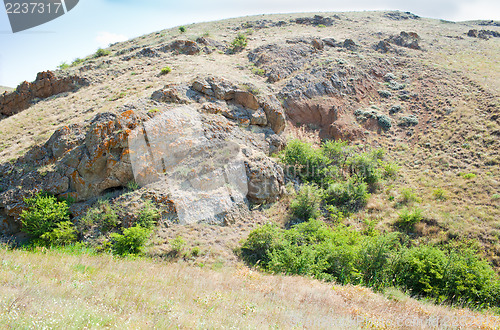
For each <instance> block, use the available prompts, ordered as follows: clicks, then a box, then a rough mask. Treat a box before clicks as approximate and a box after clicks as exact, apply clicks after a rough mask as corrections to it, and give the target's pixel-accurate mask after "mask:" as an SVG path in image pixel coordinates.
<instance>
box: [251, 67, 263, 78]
mask: <svg viewBox="0 0 500 330" xmlns="http://www.w3.org/2000/svg"><path fill="white" fill-rule="evenodd" d="M252 73H254V74H256V75H258V76H261V77H264V76H265V75H266V71H264V69H259V68H255V67H253V68H252Z"/></svg>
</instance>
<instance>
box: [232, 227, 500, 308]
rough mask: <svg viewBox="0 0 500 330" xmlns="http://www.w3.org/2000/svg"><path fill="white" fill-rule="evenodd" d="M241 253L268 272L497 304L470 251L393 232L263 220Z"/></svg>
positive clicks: (495, 284) (497, 288)
mask: <svg viewBox="0 0 500 330" xmlns="http://www.w3.org/2000/svg"><path fill="white" fill-rule="evenodd" d="M240 252H241V256H242V258H243V260H245V261H246V262H247V263H249V264H250V265H255V266H258V267H260V268H262V269H263V270H267V271H270V272H274V273H285V274H299V275H308V276H313V277H315V278H318V279H323V280H329V281H336V282H338V283H342V284H355V285H358V284H361V285H365V286H369V287H373V288H375V289H377V290H380V289H383V288H386V287H393V286H396V287H398V288H401V289H403V290H406V291H407V292H409V293H410V294H411V295H413V296H416V297H429V298H432V299H435V300H436V301H437V302H447V303H452V304H460V305H467V306H470V307H486V308H489V307H494V306H497V307H498V306H500V296H499V295H498V293H500V281H499V277H498V275H497V274H496V273H495V271H494V270H493V268H492V267H491V266H490V265H489V264H488V263H487V262H486V261H484V260H482V259H481V258H480V257H478V255H477V254H476V253H475V251H473V250H472V249H462V248H461V249H460V252H456V250H451V251H446V250H443V249H440V248H438V247H435V246H430V245H422V246H419V247H402V246H401V244H400V235H399V234H398V233H390V234H379V235H374V236H369V235H364V234H361V233H359V232H356V231H354V230H352V229H349V228H348V227H346V226H343V225H338V226H335V227H328V226H326V225H325V224H324V223H323V222H322V221H320V220H309V221H306V222H303V223H300V224H297V225H294V226H292V227H291V228H290V229H288V230H285V229H280V228H279V227H278V226H277V225H275V224H267V225H264V226H262V227H259V228H257V229H255V230H253V231H252V232H251V233H250V235H249V236H248V238H247V239H246V240H245V241H243V243H242V247H241V250H240Z"/></svg>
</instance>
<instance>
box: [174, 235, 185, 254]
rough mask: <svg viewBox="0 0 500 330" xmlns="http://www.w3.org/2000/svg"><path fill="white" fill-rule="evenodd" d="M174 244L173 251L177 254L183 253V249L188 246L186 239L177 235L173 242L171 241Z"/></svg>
mask: <svg viewBox="0 0 500 330" xmlns="http://www.w3.org/2000/svg"><path fill="white" fill-rule="evenodd" d="M170 245H171V246H172V251H173V252H174V253H175V254H176V255H180V254H181V253H182V250H184V247H185V246H186V240H185V239H184V238H182V236H177V237H176V238H174V239H173V240H172V243H170Z"/></svg>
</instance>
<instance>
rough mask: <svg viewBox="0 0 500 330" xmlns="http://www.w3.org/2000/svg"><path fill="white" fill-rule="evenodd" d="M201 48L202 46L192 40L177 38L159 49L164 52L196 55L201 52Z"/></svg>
mask: <svg viewBox="0 0 500 330" xmlns="http://www.w3.org/2000/svg"><path fill="white" fill-rule="evenodd" d="M200 50H201V48H200V46H199V45H198V44H197V43H196V42H194V41H192V40H175V41H173V42H171V43H170V44H168V45H165V46H163V47H160V48H159V49H158V51H162V52H174V53H176V54H184V55H196V54H198V53H199V52H200Z"/></svg>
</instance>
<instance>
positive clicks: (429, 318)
mask: <svg viewBox="0 0 500 330" xmlns="http://www.w3.org/2000/svg"><path fill="white" fill-rule="evenodd" d="M0 258H1V260H2V263H1V267H0V279H1V280H0V287H1V290H0V292H1V293H0V327H2V328H26V329H28V328H51V329H68V328H71V329H80V328H88V329H91V328H92V329H95V328H127V329H149V328H163V329H165V328H178V327H186V328H222V327H224V328H249V329H250V328H252V329H255V328H261V329H262V328H283V329H291V328H313V329H320V328H338V329H340V328H343V329H345V328H347V329H350V328H364V327H367V328H373V327H374V328H379V329H384V328H390V329H394V328H431V327H436V326H438V327H445V326H447V325H448V326H454V325H455V326H456V325H458V323H452V322H461V325H462V326H464V327H465V328H482V329H495V328H498V327H499V326H500V320H499V319H498V317H494V316H492V315H489V314H480V313H475V312H472V311H470V310H467V309H451V308H448V307H444V306H434V305H431V304H427V303H422V302H418V301H416V300H413V299H410V298H408V297H406V296H404V295H403V294H401V293H400V292H398V291H395V290H391V291H389V292H387V294H386V297H384V296H383V295H380V294H376V293H373V292H372V291H371V290H369V289H367V288H363V287H358V286H345V287H344V286H337V285H331V284H328V283H322V282H319V281H316V280H310V279H307V278H303V277H289V276H273V275H263V274H260V273H257V272H254V271H252V270H250V269H248V268H247V267H244V266H238V267H234V268H224V269H221V270H213V269H207V268H199V267H190V266H187V265H184V264H168V263H165V262H161V261H157V262H154V261H152V260H148V259H135V260H132V259H119V258H115V257H112V256H109V255H90V254H86V253H80V254H78V253H77V254H69V253H64V252H61V251H54V250H49V251H47V250H39V251H37V252H25V251H9V250H6V249H4V248H2V249H0ZM433 322H439V323H433ZM467 322H468V323H467Z"/></svg>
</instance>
